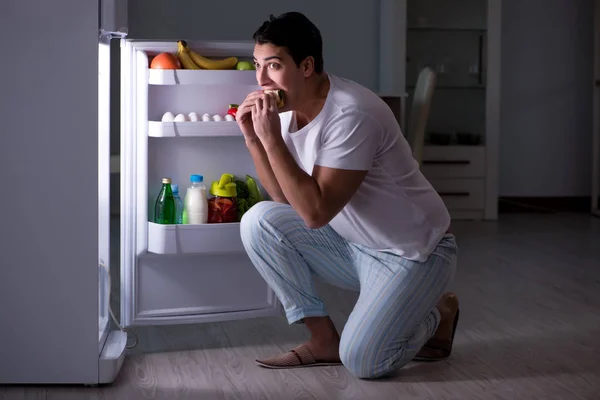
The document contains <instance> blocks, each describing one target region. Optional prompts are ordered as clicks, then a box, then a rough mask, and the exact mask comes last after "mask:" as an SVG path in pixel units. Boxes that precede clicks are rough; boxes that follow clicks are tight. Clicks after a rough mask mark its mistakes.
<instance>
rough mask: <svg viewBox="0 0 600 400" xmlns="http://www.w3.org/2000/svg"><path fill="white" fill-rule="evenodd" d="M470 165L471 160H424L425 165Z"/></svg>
mask: <svg viewBox="0 0 600 400" xmlns="http://www.w3.org/2000/svg"><path fill="white" fill-rule="evenodd" d="M425 164H428V165H469V164H471V161H469V160H423V165H425Z"/></svg>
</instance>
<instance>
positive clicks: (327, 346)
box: [304, 339, 340, 362]
mask: <svg viewBox="0 0 600 400" xmlns="http://www.w3.org/2000/svg"><path fill="white" fill-rule="evenodd" d="M304 345H305V346H306V347H308V349H309V350H310V352H311V353H312V355H313V357H314V358H315V360H317V361H326V362H339V361H340V341H339V339H338V340H337V341H335V340H332V341H329V342H327V343H326V342H322V341H321V342H317V341H315V340H310V341H308V342H306V343H304Z"/></svg>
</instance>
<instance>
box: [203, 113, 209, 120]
mask: <svg viewBox="0 0 600 400" xmlns="http://www.w3.org/2000/svg"><path fill="white" fill-rule="evenodd" d="M202 121H204V122H207V121H210V114H204V115H202Z"/></svg>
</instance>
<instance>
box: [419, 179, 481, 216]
mask: <svg viewBox="0 0 600 400" xmlns="http://www.w3.org/2000/svg"><path fill="white" fill-rule="evenodd" d="M430 182H431V184H432V185H433V187H434V188H435V190H436V191H437V192H438V193H439V194H440V196H441V197H442V199H443V200H444V203H445V204H446V207H448V209H452V210H475V209H482V208H484V207H485V180H484V179H432V180H431V181H430Z"/></svg>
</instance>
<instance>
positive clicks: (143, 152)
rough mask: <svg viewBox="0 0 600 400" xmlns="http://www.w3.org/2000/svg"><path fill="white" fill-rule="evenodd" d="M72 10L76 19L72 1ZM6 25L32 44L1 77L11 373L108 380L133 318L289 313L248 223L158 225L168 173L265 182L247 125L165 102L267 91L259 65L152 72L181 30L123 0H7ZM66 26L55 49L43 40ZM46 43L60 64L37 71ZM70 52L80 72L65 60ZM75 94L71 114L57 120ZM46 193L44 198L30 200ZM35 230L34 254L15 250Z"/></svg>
mask: <svg viewBox="0 0 600 400" xmlns="http://www.w3.org/2000/svg"><path fill="white" fill-rule="evenodd" d="M67 9H68V10H70V12H71V13H72V14H73V15H77V16H78V17H77V18H76V19H73V18H72V17H69V15H67V14H65V13H64V11H61V10H67ZM0 22H2V24H0V32H3V33H5V35H3V37H7V35H8V34H9V32H13V31H17V30H18V31H20V32H23V33H22V35H21V40H23V41H24V43H27V47H24V46H20V45H19V43H17V42H18V41H17V42H15V41H10V42H9V41H7V43H13V44H14V46H15V49H16V50H15V51H21V52H20V53H18V54H19V57H20V58H19V62H20V64H18V65H13V64H14V63H13V64H10V65H8V68H9V69H8V70H7V72H6V73H4V71H3V73H1V74H0V79H1V82H2V86H3V88H4V89H3V90H4V91H5V93H7V96H9V97H11V102H10V107H8V106H9V104H8V103H7V104H6V106H7V107H3V109H2V115H3V116H4V119H5V128H6V132H11V133H15V134H10V135H8V134H7V135H2V139H1V140H2V143H3V145H2V146H0V155H1V156H2V157H0V160H1V161H2V162H3V163H5V162H6V163H10V164H6V167H7V168H4V167H3V168H2V169H1V171H0V174H2V175H1V176H2V177H3V180H4V181H5V182H9V181H10V182H13V188H14V189H15V190H18V196H14V197H5V198H4V199H5V200H3V201H7V203H6V207H9V208H11V209H12V210H13V212H11V213H8V214H5V217H4V222H5V224H6V226H11V227H12V228H11V235H10V236H5V237H6V240H3V241H2V242H0V251H2V253H3V255H4V256H3V261H4V263H5V265H6V266H8V267H6V268H3V269H2V279H0V300H1V304H3V306H1V307H0V317H1V318H2V320H4V321H10V329H4V328H3V329H2V330H0V354H2V357H3V362H2V363H0V384H32V383H33V384H44V383H50V384H87V385H95V384H101V383H110V382H113V381H114V380H115V379H116V377H117V376H118V374H119V371H120V370H121V368H122V364H123V362H124V359H125V355H126V352H127V345H128V344H130V343H131V342H132V339H134V338H132V337H128V332H127V331H128V328H131V327H135V326H139V325H157V324H184V323H199V322H214V321H225V320H235V319H242V318H253V317H263V316H270V315H278V314H280V305H279V303H278V301H277V299H276V297H275V295H274V293H273V292H272V291H271V290H270V288H269V287H268V286H267V284H266V282H265V281H264V280H263V279H262V278H261V277H260V275H259V274H258V272H257V271H256V270H255V268H254V267H253V265H252V263H251V262H250V260H249V258H248V257H247V255H246V253H245V251H244V248H243V246H242V243H241V239H240V224H239V223H223V224H206V225H158V224H155V223H154V222H152V221H153V219H152V215H153V212H154V202H155V199H156V197H157V196H158V194H159V191H160V187H161V179H162V178H163V177H169V178H171V179H172V181H173V183H176V184H178V185H179V186H180V194H181V197H182V198H184V197H185V191H186V187H187V186H189V182H190V180H189V178H190V175H191V174H201V175H203V176H204V183H205V185H206V186H207V187H209V186H210V183H211V182H212V181H214V180H218V179H219V177H220V176H221V174H223V173H231V174H234V175H235V176H239V177H244V176H245V175H246V174H248V175H250V176H252V177H254V178H255V179H256V180H257V181H258V179H257V178H258V177H257V175H256V171H255V169H254V165H253V163H252V159H251V157H250V155H249V154H248V152H247V150H246V147H245V144H244V139H243V136H242V134H241V131H240V130H239V128H238V126H237V124H236V123H235V122H232V121H211V122H170V123H166V122H161V116H162V115H163V114H164V113H165V112H166V111H171V112H173V113H185V114H188V113H190V112H192V111H195V112H197V113H198V114H200V115H202V114H204V113H209V114H210V115H214V114H220V115H224V114H226V113H227V109H228V106H229V104H230V103H237V104H239V103H240V102H242V100H243V99H244V98H245V96H246V95H247V93H249V92H250V91H252V90H255V89H257V88H258V86H257V82H256V77H255V72H254V71H238V70H215V71H211V70H152V69H150V68H149V57H152V55H153V54H156V53H160V52H165V51H168V52H173V53H174V52H175V50H176V42H175V41H152V42H150V41H142V40H134V39H131V38H128V36H127V32H128V30H127V2H126V0H124V1H122V0H98V1H91V2H80V1H77V0H55V1H53V2H52V3H51V4H45V3H44V4H40V3H38V2H35V1H34V0H23V1H20V2H11V3H10V4H9V6H8V8H7V9H4V10H3V12H2V14H0ZM59 25H60V26H61V27H62V29H61V30H60V31H59V32H58V33H57V34H56V35H55V38H56V39H57V40H55V41H54V44H53V46H47V44H46V43H45V41H43V40H39V37H41V36H42V35H44V34H46V33H47V32H48V31H56V29H54V28H55V26H59ZM182 39H193V38H182ZM115 41H116V42H120V47H121V84H120V97H121V111H120V115H121V153H120V168H119V170H120V171H119V174H120V175H119V176H120V178H119V179H120V189H121V202H120V204H121V205H120V260H118V261H117V263H119V264H120V265H119V271H120V275H121V287H120V304H121V310H120V311H121V313H120V314H121V318H120V321H117V320H116V318H114V313H113V311H114V310H112V309H111V308H110V293H111V288H110V282H111V279H110V275H111V269H110V268H109V267H110V265H111V259H110V258H111V238H110V231H111V229H110V228H111V225H110V224H111V222H110V221H111V218H110V176H111V156H110V121H111V118H114V116H113V115H111V112H110V109H111V108H110V105H111V99H114V96H115V94H114V93H111V91H110V90H111V89H110V86H111V85H110V83H111V72H114V71H111V60H110V56H111V51H110V49H111V42H112V43H114V42H115ZM188 43H189V45H190V47H192V48H193V49H195V50H197V51H198V52H199V53H200V54H202V55H204V56H206V57H217V58H221V57H228V56H237V57H239V58H240V59H248V60H251V59H252V50H253V44H252V43H251V42H235V43H234V42H205V41H201V40H200V41H194V40H188ZM73 54H76V55H77V57H72V55H73ZM40 55H44V56H45V57H46V58H45V61H46V62H47V63H48V64H47V65H50V66H51V67H49V69H48V71H46V72H47V74H46V75H40V73H39V70H36V69H35V67H36V65H37V64H36V63H35V62H34V61H35V60H36V59H37V57H40ZM65 59H69V60H71V61H70V64H69V68H68V69H65V68H64V67H61V66H62V65H63V64H64V60H65ZM53 62H54V63H53ZM51 74H54V75H51ZM50 76H52V79H47V78H48V77H50ZM38 77H39V79H38ZM42 78H43V81H40V84H37V80H40V79H42ZM96 80H97V82H96ZM96 89H97V91H96ZM26 91H29V92H26ZM23 93H25V94H26V96H25V95H22V94H23ZM9 97H6V98H5V99H4V100H8V98H9ZM0 99H1V98H0ZM4 100H2V101H4ZM65 107H71V109H70V110H69V111H70V114H69V118H68V119H63V118H57V117H56V115H58V112H59V110H60V111H62V110H64V108H65ZM32 116H35V117H32ZM96 123H97V125H96ZM96 126H97V130H96ZM16 133H18V134H16ZM69 148H71V150H67V149H69ZM49 155H52V157H51V159H49ZM48 160H49V161H48ZM3 165H5V164H3ZM40 193H45V196H44V197H43V199H44V201H43V202H37V203H35V204H34V203H32V199H40ZM263 195H264V190H263ZM3 206H4V203H3ZM33 206H35V207H34V208H32V207H33ZM39 218H44V221H45V222H44V223H40V220H39ZM24 238H26V240H25V239H24ZM24 242H26V244H27V247H28V249H29V251H26V252H21V251H15V249H16V248H17V246H23V243H24ZM112 264H113V265H114V264H115V260H112ZM114 271H115V269H114V268H113V273H114ZM111 316H112V319H114V320H115V321H114V322H115V324H111ZM115 325H116V326H117V328H113V326H115Z"/></svg>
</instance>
